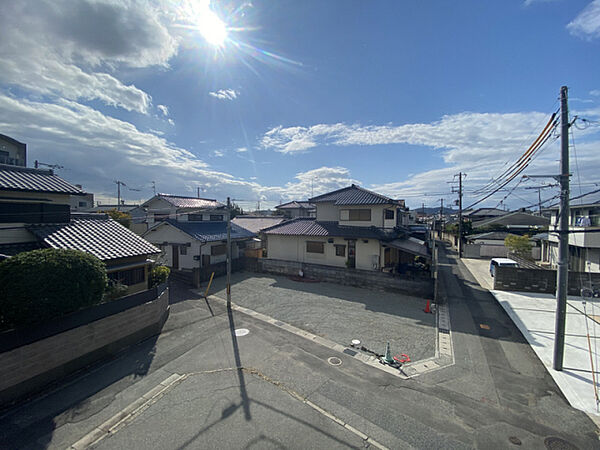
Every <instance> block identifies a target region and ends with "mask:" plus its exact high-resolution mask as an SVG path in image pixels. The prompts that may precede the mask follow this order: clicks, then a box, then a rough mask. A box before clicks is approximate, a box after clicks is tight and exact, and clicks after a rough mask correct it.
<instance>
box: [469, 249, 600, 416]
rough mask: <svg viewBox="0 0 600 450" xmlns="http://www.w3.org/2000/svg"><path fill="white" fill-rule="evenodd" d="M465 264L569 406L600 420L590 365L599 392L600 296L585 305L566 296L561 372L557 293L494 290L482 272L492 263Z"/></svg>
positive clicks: (575, 298)
mask: <svg viewBox="0 0 600 450" xmlns="http://www.w3.org/2000/svg"><path fill="white" fill-rule="evenodd" d="M462 262H463V263H464V265H465V266H466V267H467V268H468V269H469V271H470V272H471V274H472V275H473V276H474V277H475V279H476V280H477V282H478V283H479V284H480V285H481V287H483V288H485V289H488V290H489V291H490V292H491V294H492V295H493V296H494V297H495V298H496V300H497V301H498V303H499V304H500V305H501V306H502V307H503V308H504V310H505V311H506V313H507V314H508V315H509V316H510V318H511V319H512V320H513V322H514V323H515V325H516V326H517V327H518V328H519V330H520V331H521V333H523V336H525V338H526V339H527V342H528V343H529V345H530V346H531V348H532V349H533V350H534V351H535V353H536V355H537V356H538V358H539V359H540V361H542V363H543V364H544V366H545V367H546V369H547V370H548V372H549V373H550V375H552V378H554V381H555V382H556V384H557V385H558V386H559V388H560V389H561V391H562V392H563V394H564V395H565V397H566V398H567V399H568V401H569V403H570V404H571V406H573V407H574V408H577V409H580V410H582V411H585V412H586V413H588V414H591V415H594V416H595V420H600V408H599V403H598V402H597V400H596V398H595V394H594V380H593V378H592V369H591V366H592V363H593V366H594V372H595V375H596V380H595V381H596V390H597V386H598V382H599V379H598V377H599V369H600V367H599V365H598V364H599V363H600V358H598V355H599V351H600V348H598V347H600V302H599V300H600V299H592V300H593V301H588V302H587V304H585V305H584V303H585V302H583V301H582V299H581V298H580V297H573V296H569V297H568V301H567V320H566V336H565V350H564V364H563V370H562V371H556V370H554V369H553V368H552V365H553V364H552V363H553V359H554V329H555V317H556V314H555V312H556V299H555V297H554V296H553V295H550V294H538V293H535V294H534V293H525V292H507V291H496V290H493V289H492V288H491V281H490V280H491V277H490V275H489V273H488V272H486V271H485V270H483V267H484V266H485V267H487V265H488V264H489V262H488V261H485V260H475V259H463V260H462ZM585 313H587V315H586V314H585ZM586 322H587V324H586ZM586 325H587V326H586ZM588 333H589V338H590V339H589V342H590V344H589V345H588V337H587V336H588ZM590 346H591V355H592V356H591V360H590Z"/></svg>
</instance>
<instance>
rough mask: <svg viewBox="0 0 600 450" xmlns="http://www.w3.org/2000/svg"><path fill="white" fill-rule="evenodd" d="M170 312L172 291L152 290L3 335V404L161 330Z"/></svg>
mask: <svg viewBox="0 0 600 450" xmlns="http://www.w3.org/2000/svg"><path fill="white" fill-rule="evenodd" d="M168 310H169V291H168V289H167V288H166V287H163V288H160V289H159V288H153V289H151V290H148V291H144V292H141V293H139V294H134V295H130V296H128V297H124V298H122V299H119V300H115V301H113V302H110V303H104V304H101V305H97V306H95V307H92V308H88V309H85V310H82V311H78V312H76V313H73V314H70V315H69V316H66V317H64V318H61V319H58V320H55V321H53V322H51V323H48V324H42V325H40V326H38V327H35V328H33V327H32V328H31V329H19V330H11V331H8V332H5V333H2V334H0V342H1V346H0V352H1V353H0V405H1V404H5V403H8V402H11V401H13V400H15V399H17V398H19V397H22V396H24V395H27V394H30V393H32V392H35V391H37V390H39V389H40V388H42V387H43V386H45V385H47V384H48V383H50V382H52V381H54V380H57V379H60V378H62V377H64V376H65V375H68V374H69V373H72V372H74V371H76V370H78V369H80V368H82V367H85V366H86V365H89V364H90V363H92V362H94V361H96V360H98V359H101V358H104V357H106V356H108V355H111V354H114V353H117V352H118V351H120V350H122V349H123V348H125V347H127V346H129V345H131V344H134V343H136V342H139V341H141V340H144V339H146V338H148V337H150V336H153V335H155V334H158V333H160V330H161V329H162V326H163V324H164V322H165V320H166V319H167V316H168Z"/></svg>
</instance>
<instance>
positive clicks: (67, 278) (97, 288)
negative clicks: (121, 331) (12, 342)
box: [0, 248, 107, 329]
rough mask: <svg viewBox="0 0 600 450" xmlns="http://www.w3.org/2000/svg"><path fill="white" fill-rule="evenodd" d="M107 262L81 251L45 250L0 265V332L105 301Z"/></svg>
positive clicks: (35, 251) (19, 255) (20, 255)
mask: <svg viewBox="0 0 600 450" xmlns="http://www.w3.org/2000/svg"><path fill="white" fill-rule="evenodd" d="M106 284H107V276H106V268H105V267H104V263H103V262H102V261H100V260H99V259H98V258H96V257H95V256H93V255H91V254H89V253H85V252H82V251H79V250H62V249H53V248H48V249H43V250H33V251H31V252H24V253H20V254H18V255H16V256H13V257H11V258H8V259H6V260H4V261H2V262H0V329H8V328H12V327H18V326H22V325H26V324H31V323H36V322H45V321H48V320H52V319H53V318H56V317H61V316H63V315H65V314H68V313H70V312H74V311H77V310H79V309H81V308H85V307H87V306H92V305H95V304H98V303H100V302H101V301H102V294H103V293H104V290H105V288H106Z"/></svg>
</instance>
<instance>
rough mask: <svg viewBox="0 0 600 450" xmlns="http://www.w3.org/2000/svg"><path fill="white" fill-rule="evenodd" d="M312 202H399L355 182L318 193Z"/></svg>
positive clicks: (360, 203) (345, 203)
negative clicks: (331, 190)
mask: <svg viewBox="0 0 600 450" xmlns="http://www.w3.org/2000/svg"><path fill="white" fill-rule="evenodd" d="M308 201H309V202H311V203H320V202H333V203H334V204H335V205H387V204H398V201H397V200H392V199H391V198H389V197H386V196H385V195H381V194H377V193H375V192H371V191H368V190H367V189H363V188H361V187H360V186H357V185H355V184H353V185H352V186H348V187H345V188H342V189H338V190H337V191H333V192H328V193H327V194H323V195H318V196H317V197H313V198H309V199H308Z"/></svg>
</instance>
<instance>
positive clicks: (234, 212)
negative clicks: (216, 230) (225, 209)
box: [231, 202, 244, 219]
mask: <svg viewBox="0 0 600 450" xmlns="http://www.w3.org/2000/svg"><path fill="white" fill-rule="evenodd" d="M242 215H244V210H243V209H242V208H240V206H239V205H236V204H235V203H233V202H232V203H231V218H232V219H233V218H234V217H235V216H242Z"/></svg>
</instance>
